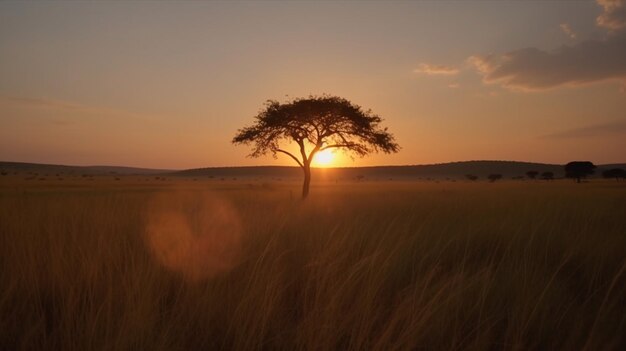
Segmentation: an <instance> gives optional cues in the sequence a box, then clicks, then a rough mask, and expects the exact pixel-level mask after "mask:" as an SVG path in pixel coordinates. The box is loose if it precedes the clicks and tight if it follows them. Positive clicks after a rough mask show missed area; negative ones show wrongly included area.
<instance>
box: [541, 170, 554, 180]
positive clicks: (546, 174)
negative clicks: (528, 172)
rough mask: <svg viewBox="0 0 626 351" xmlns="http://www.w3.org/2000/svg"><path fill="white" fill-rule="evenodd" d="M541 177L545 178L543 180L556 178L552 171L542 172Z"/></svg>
mask: <svg viewBox="0 0 626 351" xmlns="http://www.w3.org/2000/svg"><path fill="white" fill-rule="evenodd" d="M541 179H543V180H553V179H554V173H552V172H543V173H541Z"/></svg>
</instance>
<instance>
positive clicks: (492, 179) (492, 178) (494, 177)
mask: <svg viewBox="0 0 626 351" xmlns="http://www.w3.org/2000/svg"><path fill="white" fill-rule="evenodd" d="M487 178H488V179H489V181H490V182H492V183H493V182H495V181H496V180H498V179H502V174H497V173H495V174H490V175H489V176H487Z"/></svg>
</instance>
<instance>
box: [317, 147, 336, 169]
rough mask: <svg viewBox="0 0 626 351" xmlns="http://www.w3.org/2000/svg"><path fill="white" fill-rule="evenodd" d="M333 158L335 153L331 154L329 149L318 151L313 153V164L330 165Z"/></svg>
mask: <svg viewBox="0 0 626 351" xmlns="http://www.w3.org/2000/svg"><path fill="white" fill-rule="evenodd" d="M334 158H335V154H333V153H332V152H331V151H330V150H324V151H320V152H318V153H317V154H316V155H315V158H314V161H315V165H317V166H320V167H327V166H330V164H331V163H333V159H334Z"/></svg>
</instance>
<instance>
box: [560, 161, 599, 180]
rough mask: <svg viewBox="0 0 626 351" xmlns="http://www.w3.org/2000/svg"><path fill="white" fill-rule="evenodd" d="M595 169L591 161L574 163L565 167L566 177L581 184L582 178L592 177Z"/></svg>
mask: <svg viewBox="0 0 626 351" xmlns="http://www.w3.org/2000/svg"><path fill="white" fill-rule="evenodd" d="M595 169H596V165H594V164H593V163H591V162H589V161H572V162H570V163H568V164H566V165H565V176H566V177H567V178H573V179H576V181H577V182H578V183H580V179H581V178H585V177H587V176H588V175H592V174H593V173H594V170H595Z"/></svg>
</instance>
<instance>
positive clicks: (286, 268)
mask: <svg viewBox="0 0 626 351" xmlns="http://www.w3.org/2000/svg"><path fill="white" fill-rule="evenodd" d="M299 191H300V190H299V184H298V183H296V182H293V183H291V182H263V181H249V182H248V181H245V180H238V181H233V180H229V181H218V180H202V181H200V180H198V181H193V180H191V179H169V180H166V181H161V180H155V179H153V178H152V177H151V179H150V180H149V181H147V180H146V179H145V178H139V177H123V178H122V179H121V180H118V181H116V180H114V179H113V178H111V177H107V178H104V177H103V178H98V177H95V179H94V180H90V179H74V180H71V179H65V180H55V179H47V180H45V181H39V180H28V181H26V180H23V179H22V178H19V179H18V178H11V177H5V178H3V179H0V286H1V287H2V288H1V291H0V349H3V350H19V349H30V350H42V349H57V350H91V349H98V350H135V349H143V350H198V349H206V350H215V349H225V350H230V349H233V350H256V349H278V350H298V349H306V350H367V349H374V350H376V349H378V350H407V349H437V350H439V349H445V350H461V349H477V350H483V349H492V350H493V349H497V350H498V349H505V350H527V349H541V350H545V349H562V350H578V349H586V350H611V349H614V350H620V349H621V350H623V349H624V348H625V347H626V272H625V270H626V183H617V182H610V181H600V180H596V181H591V182H589V183H585V184H574V183H572V182H569V181H554V182H549V183H547V182H501V183H495V184H489V183H486V182H484V183H466V182H455V183H452V182H441V183H434V182H400V181H395V182H358V183H349V182H345V183H341V182H339V183H327V184H326V183H322V184H314V185H313V187H312V189H311V196H310V198H309V199H307V200H306V201H304V202H303V201H301V200H300V199H299Z"/></svg>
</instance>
